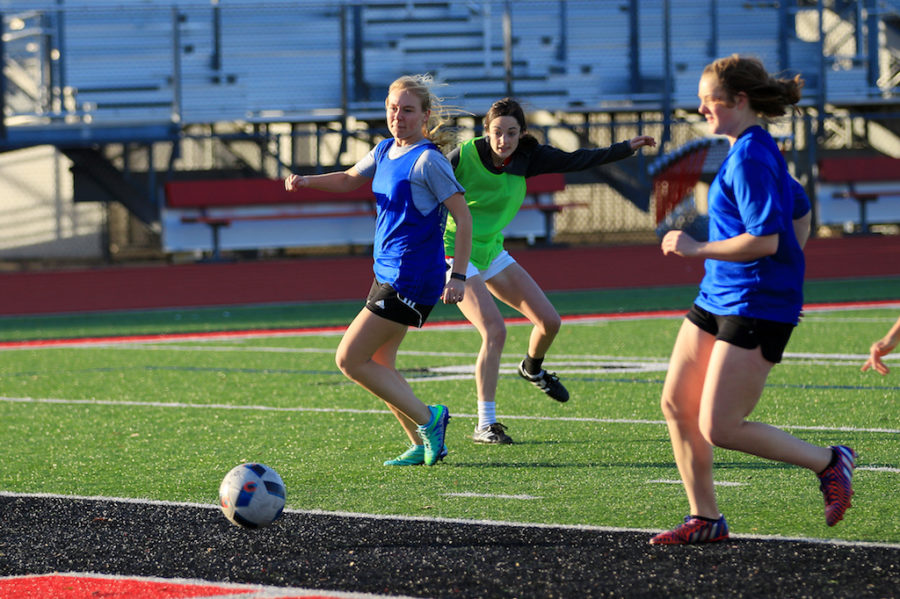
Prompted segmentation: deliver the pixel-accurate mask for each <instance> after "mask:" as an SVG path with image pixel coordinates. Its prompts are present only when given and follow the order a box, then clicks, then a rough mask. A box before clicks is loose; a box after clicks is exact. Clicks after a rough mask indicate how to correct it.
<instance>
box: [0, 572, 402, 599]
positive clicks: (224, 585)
mask: <svg viewBox="0 0 900 599" xmlns="http://www.w3.org/2000/svg"><path fill="white" fill-rule="evenodd" d="M48 577H54V578H60V577H73V578H81V579H91V580H126V581H127V580H140V581H147V582H158V583H163V584H171V585H179V586H186V587H191V586H202V587H215V588H216V589H233V590H234V591H239V592H240V594H236V593H234V592H227V593H226V594H224V595H219V594H216V595H203V596H202V597H201V596H199V595H191V597H197V598H198V599H266V597H271V598H272V599H290V598H291V597H294V598H296V599H309V598H310V597H320V598H321V599H331V598H334V599H414V598H413V597H410V596H407V595H380V594H379V595H373V594H369V593H353V592H347V591H329V590H323V589H305V588H302V587H275V586H265V585H257V584H247V583H239V582H219V581H214V580H201V579H199V578H161V577H158V576H131V575H120V574H99V573H96V572H47V573H44V574H19V575H15V576H0V581H4V580H16V579H20V580H26V579H28V580H33V579H37V578H48ZM249 593H252V594H249ZM168 596H174V595H168Z"/></svg>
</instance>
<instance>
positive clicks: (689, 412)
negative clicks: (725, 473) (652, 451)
mask: <svg viewBox="0 0 900 599" xmlns="http://www.w3.org/2000/svg"><path fill="white" fill-rule="evenodd" d="M714 341H715V338H714V337H713V336H712V335H710V334H708V333H706V332H704V331H702V330H700V329H699V328H698V327H697V326H696V325H694V324H693V323H691V322H690V321H688V320H685V321H684V322H682V323H681V329H680V330H679V332H678V337H677V338H676V340H675V346H674V347H673V348H672V357H671V359H670V361H669V369H668V372H667V374H666V382H665V384H664V385H663V393H662V402H661V403H662V411H663V414H664V415H665V417H666V425H667V426H668V428H669V438H670V439H671V441H672V451H673V452H674V454H675V464H676V465H677V466H678V472H679V473H680V474H681V480H682V482H683V483H684V490H685V492H686V493H687V496H688V503H689V504H690V513H691V514H692V515H694V516H703V517H705V518H713V519H718V518H719V515H720V514H719V507H718V504H717V503H716V494H715V489H714V487H713V472H712V464H713V450H712V446H711V445H710V444H709V442H708V441H707V440H706V439H705V438H704V437H703V435H702V433H701V432H700V427H699V415H700V400H701V397H702V394H703V381H704V378H705V376H706V369H707V365H708V362H709V355H710V352H711V351H712V347H713V343H714Z"/></svg>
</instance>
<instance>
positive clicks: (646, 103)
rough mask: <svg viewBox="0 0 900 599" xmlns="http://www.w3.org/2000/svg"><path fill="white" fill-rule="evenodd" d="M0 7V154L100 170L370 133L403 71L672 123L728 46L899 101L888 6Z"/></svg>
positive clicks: (548, 0) (777, 66)
mask: <svg viewBox="0 0 900 599" xmlns="http://www.w3.org/2000/svg"><path fill="white" fill-rule="evenodd" d="M861 5H862V6H864V8H865V10H861V9H860V8H859V7H860V6H861ZM0 14H2V31H3V44H0V52H2V54H0V62H2V65H3V69H2V77H0V83H2V85H0V112H2V117H3V118H2V119H0V151H7V150H13V149H17V148H24V147H28V146H33V145H41V144H51V145H56V146H57V147H60V148H63V149H64V151H66V152H69V153H70V157H74V159H77V160H80V161H81V162H80V164H81V166H82V167H83V168H84V169H87V170H92V171H93V173H94V176H100V175H99V173H101V172H109V169H108V168H105V166H108V165H105V166H104V167H103V168H101V167H100V166H99V165H98V164H97V163H98V162H101V161H102V160H103V159H104V157H102V156H100V155H99V154H98V155H97V156H94V157H91V155H90V153H89V152H88V151H87V150H86V149H88V148H96V147H98V146H100V147H101V148H102V147H103V146H104V144H114V143H118V144H125V143H130V142H131V143H143V144H154V143H160V142H162V143H170V144H172V145H173V147H174V145H175V144H177V143H178V141H179V140H180V139H182V137H183V136H184V135H185V134H186V133H185V132H186V130H187V128H189V127H191V126H209V127H210V128H213V127H214V126H215V125H216V124H220V123H227V124H229V125H230V126H231V127H232V130H234V129H235V128H236V127H245V131H248V130H251V129H252V128H254V127H263V128H264V127H266V126H268V125H272V124H290V125H291V126H294V125H296V124H309V125H314V126H319V125H323V126H328V127H332V128H334V127H344V126H346V121H347V119H348V118H349V117H355V118H356V119H358V120H369V121H372V122H377V121H378V120H379V119H383V116H384V113H383V101H384V96H385V93H386V90H387V87H388V85H389V84H390V82H391V81H392V80H394V79H395V78H396V77H398V76H400V75H403V74H409V73H431V74H432V75H434V77H435V79H436V80H437V81H438V82H439V83H441V84H443V86H442V87H441V88H440V89H439V90H438V93H439V94H440V95H442V96H444V98H445V102H446V104H448V105H449V106H452V107H455V108H458V109H461V110H462V111H464V112H468V113H471V114H473V115H481V114H484V112H485V111H486V110H487V108H488V107H489V106H490V104H491V102H492V101H493V100H495V99H498V98H500V97H503V96H505V95H508V94H511V95H514V96H516V97H517V98H518V99H520V100H521V101H522V102H523V104H524V105H525V106H526V107H527V108H528V109H529V110H533V111H538V110H543V111H546V112H548V113H567V112H574V113H603V112H615V111H621V112H634V113H647V112H652V113H656V114H657V115H661V116H657V117H655V118H661V119H664V120H666V121H668V119H672V118H675V117H674V115H676V113H677V112H678V111H679V110H683V111H688V112H693V111H694V110H695V109H696V105H697V99H696V89H697V81H698V78H699V75H700V73H701V71H702V69H703V67H704V66H705V65H706V64H708V63H709V62H710V61H711V60H713V59H715V58H717V57H719V56H723V55H727V54H731V53H734V52H737V53H742V54H752V55H756V56H759V57H760V58H762V59H763V61H764V62H765V64H766V66H767V67H768V68H769V70H770V71H785V72H791V73H792V72H799V73H802V75H803V76H804V79H805V80H806V88H805V90H804V96H805V100H804V102H806V103H807V105H815V106H816V107H818V108H822V107H824V106H825V104H826V100H827V102H828V103H834V104H840V103H844V104H859V105H862V104H864V105H867V106H873V105H874V106H877V105H884V104H894V105H896V104H897V82H898V80H900V76H898V75H897V73H898V72H900V66H898V65H900V55H898V52H897V48H896V45H897V40H898V39H900V34H898V32H900V9H898V2H897V0H860V2H858V3H857V2H849V1H847V0H820V2H819V3H815V2H810V1H808V0H793V1H785V2H770V1H758V2H757V1H753V2H743V1H741V2H737V1H732V0H683V1H678V2H676V1H674V0H614V1H613V0H610V1H605V0H604V1H599V0H515V1H511V0H478V1H476V0H465V1H464V0H445V1H438V0H409V1H403V0H333V1H324V0H260V1H256V2H253V1H250V0H0ZM826 16H827V17H828V19H827V24H828V29H827V30H826V28H825V26H824V25H825V24H826V19H825V17H826ZM820 20H821V24H819V25H815V23H819V22H820ZM810 23H813V25H810ZM801 25H802V26H805V27H806V31H801ZM816 27H818V30H816ZM876 30H877V32H878V33H877V35H876V37H878V36H880V37H878V43H879V44H881V45H877V46H873V45H872V40H874V39H875V38H873V36H872V35H869V34H868V32H869V31H876ZM847 31H849V33H846V32H847ZM848 35H849V37H850V41H851V42H854V43H852V44H851V43H849V42H848V41H847V40H846V39H844V38H846V37H847V36H848ZM883 40H887V41H886V42H885V41H883ZM848 45H849V46H852V48H851V50H850V54H849V55H842V54H841V53H842V52H843V53H845V54H846V47H848ZM879 59H881V60H882V62H881V66H880V67H879V68H878V69H876V66H877V65H878V60H879ZM826 92H827V98H826V97H825V94H826ZM822 112H823V111H822V110H819V113H820V114H821V113H822ZM345 133H346V132H345ZM250 134H253V131H251V132H250V133H248V135H250ZM662 142H663V144H664V143H665V142H666V139H665V136H663V139H662ZM663 149H664V148H663V147H661V148H660V151H662V150H663ZM76 150H80V151H79V152H77V153H76ZM98 152H99V151H98ZM171 154H172V155H173V156H174V155H176V154H177V151H176V150H175V149H173V150H172V151H171ZM316 166H318V165H316ZM104 176H105V175H104ZM151 178H152V177H151ZM157 184H158V182H157ZM146 195H147V197H148V198H151V199H152V198H153V197H154V196H155V195H158V194H157V193H156V192H155V191H154V190H152V189H151V190H150V191H149V192H148V193H147V194H146ZM146 214H148V215H149V216H148V217H146V218H151V219H152V215H153V212H152V210H150V211H147V212H146ZM146 218H145V220H146Z"/></svg>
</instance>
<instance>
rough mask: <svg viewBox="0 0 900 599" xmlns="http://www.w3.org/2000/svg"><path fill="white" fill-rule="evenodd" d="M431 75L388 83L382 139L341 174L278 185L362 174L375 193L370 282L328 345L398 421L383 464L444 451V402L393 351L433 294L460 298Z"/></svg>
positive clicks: (449, 184) (351, 180)
mask: <svg viewBox="0 0 900 599" xmlns="http://www.w3.org/2000/svg"><path fill="white" fill-rule="evenodd" d="M430 84H431V80H430V78H428V77H424V76H406V77H401V78H400V79H397V80H396V81H394V82H393V83H392V84H391V86H390V88H389V90H388V97H387V99H386V100H385V108H386V112H387V123H388V128H389V129H390V132H391V135H392V136H393V137H392V138H389V139H386V140H384V141H382V142H381V143H379V144H378V145H377V146H376V147H375V148H374V149H373V150H372V151H371V152H369V154H368V155H366V157H365V158H363V159H362V160H360V161H359V162H358V163H356V165H354V166H353V167H351V168H349V169H347V170H346V171H343V172H334V173H327V174H324V175H311V176H300V175H290V176H288V177H287V178H286V179H285V188H286V189H287V190H288V191H298V190H301V189H302V188H304V187H313V188H315V189H321V190H325V191H332V192H347V191H351V190H354V189H357V188H358V187H360V186H362V185H363V184H364V183H366V182H368V181H370V180H371V181H372V191H373V192H374V194H375V198H376V200H377V202H376V203H377V218H376V225H375V244H374V258H375V264H374V271H375V280H374V282H373V284H372V288H371V290H370V292H369V297H368V299H367V300H366V306H365V308H364V309H363V310H362V311H361V312H360V313H359V314H358V315H357V316H356V318H355V319H354V320H353V322H352V323H350V326H349V327H348V328H347V332H346V333H345V334H344V337H343V339H341V343H340V345H339V346H338V349H337V354H336V357H335V361H336V362H337V365H338V368H340V370H341V372H343V373H344V375H346V376H347V378H349V379H350V380H352V381H354V382H355V383H357V384H358V385H360V386H361V387H363V388H364V389H366V390H368V391H369V392H370V393H372V394H373V395H375V396H376V397H378V398H380V399H382V400H384V402H385V403H386V404H387V405H388V407H389V408H390V409H391V411H392V412H393V413H394V415H395V416H396V417H397V419H398V420H399V421H400V423H401V425H402V426H403V429H404V431H405V432H406V436H407V437H408V439H409V442H410V448H409V449H408V450H407V451H406V452H405V453H403V454H402V455H400V456H399V457H397V458H396V459H394V460H388V461H387V462H385V465H404V466H406V465H419V464H425V465H427V466H431V465H433V464H435V463H436V462H437V461H439V460H441V459H443V458H444V457H445V456H446V455H447V448H446V446H445V444H444V436H445V433H446V429H447V423H448V422H449V419H450V415H449V413H448V411H447V408H446V406H443V405H433V406H427V405H425V404H424V403H423V402H422V401H421V400H419V398H418V397H417V396H416V394H415V393H414V392H413V390H412V388H411V387H410V386H409V383H407V381H406V379H404V378H403V376H402V375H401V374H400V372H399V371H398V370H397V367H396V360H397V351H398V349H399V347H400V343H401V341H403V338H404V336H405V335H406V331H407V328H408V327H409V326H415V327H421V326H422V325H423V324H424V322H425V319H426V318H427V317H428V314H429V313H430V312H431V309H432V308H433V307H434V305H435V304H436V303H437V301H438V299H442V300H443V301H444V303H447V304H455V303H458V302H459V301H461V300H462V299H463V297H464V295H465V268H464V267H460V268H459V269H458V270H456V269H454V270H453V271H451V273H450V274H449V277H448V278H447V279H446V281H445V273H446V263H445V262H444V246H443V234H444V226H445V223H446V218H447V213H448V212H449V213H450V214H451V215H452V216H453V218H454V220H455V221H456V222H457V226H459V223H462V229H461V230H462V232H461V234H459V235H458V236H457V245H456V251H457V252H459V253H460V254H462V255H464V256H468V254H469V251H470V247H471V222H472V220H471V216H470V215H469V209H468V208H467V207H466V200H465V197H464V196H463V191H464V190H463V188H462V186H461V185H460V184H459V183H458V182H457V181H456V178H455V177H454V176H453V171H452V169H451V167H450V163H449V162H448V161H447V159H446V158H445V157H444V155H443V154H442V153H441V152H440V150H439V149H438V146H437V145H436V144H435V143H434V142H433V141H432V139H437V140H438V141H440V135H441V130H440V126H441V124H442V122H443V121H442V117H441V107H440V103H439V101H438V99H437V98H436V97H435V96H434V94H433V93H432V92H431V88H430Z"/></svg>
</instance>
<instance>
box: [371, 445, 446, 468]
mask: <svg viewBox="0 0 900 599" xmlns="http://www.w3.org/2000/svg"><path fill="white" fill-rule="evenodd" d="M445 457H447V446H446V445H445V446H444V447H443V449H441V453H440V454H439V455H438V460H442V459H444V458H445ZM424 463H425V446H424V445H410V447H409V449H407V450H406V451H404V452H403V453H401V454H400V455H398V456H397V457H396V458H394V459H393V460H388V461H386V462H385V463H384V465H385V466H421V465H422V464H424Z"/></svg>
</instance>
